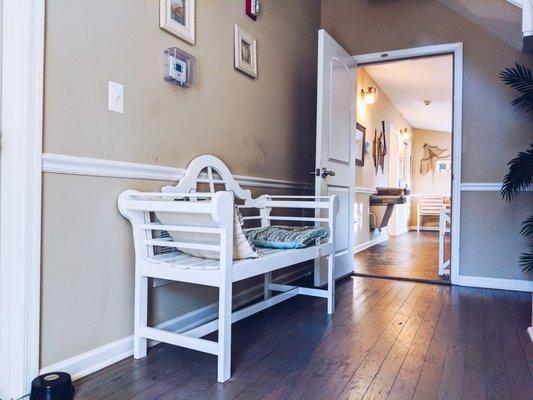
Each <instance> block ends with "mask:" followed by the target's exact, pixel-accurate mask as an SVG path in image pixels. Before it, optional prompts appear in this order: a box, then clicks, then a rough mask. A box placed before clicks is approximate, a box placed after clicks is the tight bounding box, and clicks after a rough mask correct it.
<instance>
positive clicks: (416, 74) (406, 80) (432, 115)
mask: <svg viewBox="0 0 533 400" xmlns="http://www.w3.org/2000/svg"><path fill="white" fill-rule="evenodd" d="M364 69H365V70H366V72H368V74H369V75H370V77H371V78H372V80H374V82H376V84H377V85H378V87H379V90H380V91H381V93H382V94H383V93H384V94H385V95H386V96H387V97H388V98H389V100H390V101H391V102H392V104H394V106H395V107H396V109H397V110H398V111H399V112H400V113H401V114H402V115H403V116H404V117H405V119H406V120H407V122H408V123H409V125H411V126H412V127H413V128H419V129H430V130H435V131H443V132H451V129H452V95H453V57H452V56H451V55H445V56H437V57H428V58H417V59H413V60H404V61H395V62H389V63H384V64H376V65H368V66H366V67H364ZM378 96H379V92H378ZM424 100H430V101H431V104H430V105H429V106H426V105H425V104H424Z"/></svg>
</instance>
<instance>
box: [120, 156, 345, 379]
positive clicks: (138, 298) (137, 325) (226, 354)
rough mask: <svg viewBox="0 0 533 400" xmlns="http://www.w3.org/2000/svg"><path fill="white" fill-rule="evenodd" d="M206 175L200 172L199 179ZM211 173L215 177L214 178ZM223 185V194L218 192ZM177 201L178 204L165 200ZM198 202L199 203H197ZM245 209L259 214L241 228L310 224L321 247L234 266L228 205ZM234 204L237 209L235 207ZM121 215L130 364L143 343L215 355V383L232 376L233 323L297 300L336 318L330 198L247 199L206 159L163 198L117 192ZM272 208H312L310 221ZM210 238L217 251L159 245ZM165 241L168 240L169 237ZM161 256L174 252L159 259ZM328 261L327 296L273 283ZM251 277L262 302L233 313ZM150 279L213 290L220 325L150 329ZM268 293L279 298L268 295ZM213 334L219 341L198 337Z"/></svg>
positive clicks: (273, 253)
mask: <svg viewBox="0 0 533 400" xmlns="http://www.w3.org/2000/svg"><path fill="white" fill-rule="evenodd" d="M203 171H206V172H203ZM215 173H216V174H218V176H215ZM198 183H201V184H206V185H208V187H209V190H210V191H209V192H198V191H197V185H198ZM217 185H222V186H223V189H224V190H222V191H216V188H217ZM169 200H182V201H169ZM200 200H201V201H200ZM235 201H237V202H239V201H240V202H241V203H243V204H242V205H240V207H241V208H243V209H248V211H249V212H253V213H255V214H257V215H252V216H248V217H245V220H246V223H247V224H250V223H253V222H254V221H255V223H256V224H258V223H260V226H263V227H264V226H269V225H270V222H271V221H291V222H293V223H294V222H296V223H300V224H301V223H307V224H309V223H311V224H315V225H324V226H327V227H329V231H330V236H329V238H328V239H327V241H326V242H323V243H318V242H317V243H315V245H314V246H311V247H306V248H303V249H292V250H273V249H260V250H261V252H262V256H261V257H259V258H255V259H244V260H235V261H234V260H233V215H234V202H235ZM237 204H238V203H237ZM118 206H119V209H120V212H121V213H122V215H124V216H125V217H126V218H127V219H128V220H129V221H130V222H131V225H132V228H133V239H134V247H135V303H134V313H135V315H134V357H135V358H142V357H145V356H146V351H147V339H152V340H157V341H160V342H165V343H170V344H173V345H177V346H182V347H187V348H189V349H193V350H198V351H203V352H206V353H210V354H214V355H216V356H217V357H218V381H219V382H224V381H226V380H228V379H229V378H230V375H231V324H232V323H234V322H236V321H239V320H241V319H243V318H245V317H247V316H250V315H252V314H254V313H257V312H259V311H261V310H264V309H266V308H268V307H271V306H273V305H275V304H278V303H280V302H282V301H284V300H287V299H290V298H291V297H294V296H296V295H298V294H302V295H307V296H314V297H322V298H325V299H327V312H328V314H332V313H333V311H334V301H335V300H334V293H335V288H334V286H335V282H334V268H335V266H334V262H335V261H334V260H335V257H334V251H335V250H334V244H333V243H334V237H333V233H334V232H335V229H334V223H335V216H336V214H337V211H338V199H337V198H336V196H260V197H258V198H256V199H253V198H252V196H251V192H250V191H249V190H244V189H242V188H241V187H240V186H239V185H238V184H237V182H236V181H235V179H234V178H233V176H232V175H231V173H230V171H229V169H228V168H227V167H226V165H225V164H224V163H223V162H222V161H221V160H219V159H218V158H216V157H213V156H209V155H204V156H200V157H197V158H196V159H194V160H193V161H192V162H191V163H190V164H189V166H188V168H187V171H186V172H185V175H184V176H183V178H182V179H181V180H180V181H179V183H178V184H177V185H176V186H170V187H169V186H167V187H164V188H163V189H162V192H161V193H142V192H139V191H135V190H127V191H125V192H122V193H121V194H120V196H119V199H118ZM273 209H282V210H285V209H304V210H305V209H308V210H309V209H311V210H315V213H314V216H312V217H309V216H304V215H303V214H302V216H294V215H292V216H274V215H271V211H272V210H273ZM154 212H180V213H202V214H209V215H211V217H212V218H213V220H214V221H215V223H216V227H213V228H206V227H194V226H193V227H191V226H178V225H162V224H160V223H158V222H154V218H153V213H154ZM164 231H167V232H168V231H177V232H197V233H202V232H203V233H216V234H218V235H219V237H220V242H219V244H217V245H213V244H205V243H204V244H202V243H189V242H187V243H177V242H174V241H173V240H172V238H170V237H164V238H161V232H164ZM167 236H168V235H167ZM177 247H180V248H182V249H183V248H190V249H204V250H205V249H208V250H216V251H219V252H220V260H212V259H203V258H197V257H192V256H189V255H186V254H184V253H181V252H178V251H177ZM160 249H172V250H173V251H172V252H170V253H168V252H166V253H161V251H160ZM319 257H327V265H328V284H327V289H317V288H307V287H298V286H292V285H283V284H275V283H272V282H271V277H272V275H271V274H272V272H273V271H276V270H278V269H281V268H285V267H288V266H291V265H294V264H298V263H301V262H305V261H310V260H314V259H317V258H319ZM257 275H264V283H265V291H264V300H262V301H260V302H257V303H254V304H252V305H250V306H248V307H246V308H243V309H240V310H238V311H232V284H233V283H234V282H238V281H241V280H243V279H247V278H250V277H253V276H257ZM148 278H161V279H167V280H171V281H177V282H188V283H193V284H199V285H207V286H214V287H218V288H219V312H218V319H217V320H214V321H211V322H208V323H206V324H203V325H201V326H198V327H196V328H194V329H191V330H189V331H187V332H182V333H175V332H169V331H165V330H162V329H156V328H153V327H149V326H148V324H147V321H148V320H147V310H148ZM272 292H279V294H277V295H275V296H272V294H271V293H272ZM216 330H218V341H217V342H214V341H210V340H207V339H203V338H202V337H203V336H205V335H207V334H209V333H211V332H214V331H216Z"/></svg>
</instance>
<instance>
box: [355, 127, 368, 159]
mask: <svg viewBox="0 0 533 400" xmlns="http://www.w3.org/2000/svg"><path fill="white" fill-rule="evenodd" d="M355 129H356V131H361V132H363V139H362V140H361V148H360V149H359V148H358V144H357V142H356V145H355V165H358V166H360V167H362V166H363V165H365V143H366V128H365V127H364V126H363V125H361V124H360V123H356V124H355ZM359 157H360V158H359Z"/></svg>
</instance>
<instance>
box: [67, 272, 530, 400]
mask: <svg viewBox="0 0 533 400" xmlns="http://www.w3.org/2000/svg"><path fill="white" fill-rule="evenodd" d="M530 301H531V295H530V294H529V293H521V292H511V291H498V290H488V289H487V290H485V289H473V288H459V287H456V286H443V285H432V284H425V283H418V282H407V281H393V280H386V279H374V278H362V277H349V278H345V279H343V280H342V281H340V282H338V283H337V303H336V306H337V307H336V312H335V314H334V315H332V316H327V315H326V302H325V301H324V300H323V299H316V298H310V297H306V298H303V297H302V296H298V297H295V298H293V299H291V300H288V301H286V302H284V303H281V304H279V305H277V306H275V307H272V308H270V309H268V310H265V311H263V312H261V313H259V314H256V315H254V316H252V317H250V318H247V319H245V320H243V321H240V322H238V323H236V324H234V328H233V340H234V341H233V348H232V355H233V374H232V377H231V379H230V380H229V381H228V382H226V383H225V384H219V383H217V382H216V359H215V357H214V356H211V355H207V354H203V353H200V352H195V351H192V350H187V349H183V348H178V347H174V346H170V345H157V346H155V347H152V348H151V349H150V350H149V352H148V356H147V357H146V358H143V359H140V360H134V359H133V358H131V357H130V358H128V359H125V360H123V361H121V362H119V363H116V364H114V365H111V366H110V367H108V368H105V369H103V370H101V371H99V372H96V373H94V374H92V375H89V376H87V377H85V378H83V379H81V380H78V381H77V382H75V384H76V388H77V396H76V399H77V400H82V399H91V400H97V399H247V400H248V399H337V398H338V399H386V398H388V399H402V400H403V399H411V398H413V399H424V400H425V399H498V400H501V399H531V398H532V395H533V382H532V374H531V371H532V370H533V345H532V343H531V341H530V339H529V337H528V335H527V332H526V328H527V327H528V325H529V324H528V322H530V321H531V315H530V312H531V303H530ZM209 338H210V339H216V335H210V336H209Z"/></svg>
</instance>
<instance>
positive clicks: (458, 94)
mask: <svg viewBox="0 0 533 400" xmlns="http://www.w3.org/2000/svg"><path fill="white" fill-rule="evenodd" d="M439 54H453V124H452V135H453V136H452V141H453V143H452V148H453V153H452V173H453V177H454V178H453V180H452V198H453V203H452V215H453V225H452V228H451V229H452V236H451V242H452V243H451V266H450V270H451V274H450V279H451V283H452V284H456V283H457V282H458V278H459V275H460V265H459V260H460V257H459V243H460V241H461V230H460V226H461V154H462V151H461V145H462V124H463V114H462V113H463V43H446V44H438V45H434V46H421V47H414V48H409V49H402V50H392V51H382V52H379V53H369V54H360V55H355V56H353V57H352V58H353V59H354V62H355V63H357V64H358V65H359V66H361V65H364V64H372V63H380V62H384V61H391V60H401V59H406V58H413V57H428V56H435V55H439Z"/></svg>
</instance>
